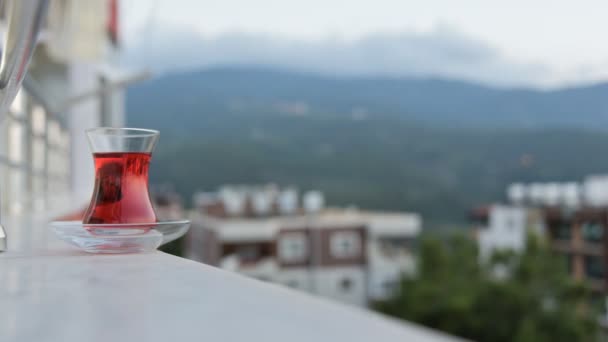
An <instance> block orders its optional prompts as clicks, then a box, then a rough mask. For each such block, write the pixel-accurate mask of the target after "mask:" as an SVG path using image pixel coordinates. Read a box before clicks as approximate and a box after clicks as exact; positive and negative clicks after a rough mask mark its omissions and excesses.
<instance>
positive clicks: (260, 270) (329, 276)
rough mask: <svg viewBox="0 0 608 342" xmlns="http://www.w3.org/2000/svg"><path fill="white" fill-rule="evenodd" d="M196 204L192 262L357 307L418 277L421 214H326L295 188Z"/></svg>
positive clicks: (215, 196)
mask: <svg viewBox="0 0 608 342" xmlns="http://www.w3.org/2000/svg"><path fill="white" fill-rule="evenodd" d="M300 202H301V205H300ZM195 205H196V206H197V210H196V212H195V213H194V215H193V217H192V221H193V224H192V227H191V230H190V233H189V235H188V238H187V246H186V257H188V258H190V259H193V260H197V261H201V262H205V263H208V264H211V265H217V266H219V267H222V268H224V269H228V270H232V271H235V272H239V273H242V274H245V275H248V276H250V277H254V278H257V279H260V280H264V281H270V282H274V283H279V284H283V285H285V286H288V287H291V288H295V289H299V290H302V291H306V292H309V293H314V294H317V295H320V296H323V297H327V298H331V299H335V300H337V301H341V302H344V303H348V304H352V305H358V306H366V305H368V304H369V303H370V302H373V301H375V300H380V299H384V298H386V297H387V296H389V295H390V294H391V293H392V291H394V289H395V287H396V286H397V285H398V281H399V279H400V277H401V276H403V275H408V274H409V275H411V274H412V273H413V272H414V271H415V258H414V255H413V248H414V245H415V239H416V237H417V236H418V234H419V233H420V230H421V219H420V217H419V216H418V215H416V214H410V213H384V212H369V211H360V210H356V209H335V208H334V209H331V208H325V206H324V197H323V194H322V193H320V192H318V191H309V192H307V193H305V194H304V195H303V196H302V197H301V201H300V196H299V194H298V192H297V190H295V189H294V188H286V189H279V188H278V187H276V186H272V185H270V186H261V187H234V186H229V187H223V188H221V189H220V190H219V191H218V192H216V193H199V194H197V195H195Z"/></svg>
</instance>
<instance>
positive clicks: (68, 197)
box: [0, 0, 124, 215]
mask: <svg viewBox="0 0 608 342" xmlns="http://www.w3.org/2000/svg"><path fill="white" fill-rule="evenodd" d="M114 16H116V13H113V12H112V11H111V9H110V6H109V1H105V0H90V1H75V0H53V1H51V2H50V7H49V11H48V16H47V18H46V21H45V25H44V27H43V29H42V31H41V33H40V39H39V44H38V46H37V48H36V50H35V53H34V55H33V58H32V62H31V65H30V69H29V71H28V76H27V77H26V79H25V81H24V83H23V89H22V90H21V91H20V92H19V94H18V95H17V97H16V99H15V101H14V102H13V104H12V107H11V109H10V113H9V114H8V115H6V116H3V118H2V119H0V189H2V191H1V192H0V193H1V196H2V198H1V200H2V201H1V202H2V207H1V209H2V210H3V211H4V212H5V213H7V214H13V215H19V214H21V213H24V212H28V213H31V212H32V211H45V212H47V211H48V210H49V209H52V207H60V206H61V207H63V209H65V208H71V209H72V210H73V209H74V208H78V207H80V206H82V205H85V204H86V203H87V202H88V201H89V196H90V193H91V189H92V187H93V179H94V177H93V162H92V157H91V152H90V151H89V150H88V145H87V143H86V139H85V135H84V130H85V129H86V128H90V127H95V126H100V125H109V126H113V125H115V126H120V125H123V124H124V101H123V97H124V96H123V91H122V89H121V88H120V87H119V86H117V85H116V84H115V83H117V82H118V83H121V82H123V79H122V78H119V77H118V76H119V75H120V73H119V72H118V70H116V69H115V68H113V67H112V66H111V65H109V64H108V63H107V61H108V59H109V57H110V56H111V54H113V53H115V50H116V47H115V46H114V45H113V44H112V38H113V37H112V33H110V34H109V32H112V28H110V27H108V23H109V22H113V23H116V19H117V18H116V17H114ZM110 19H112V20H110ZM114 28H115V27H114ZM113 33H116V32H113Z"/></svg>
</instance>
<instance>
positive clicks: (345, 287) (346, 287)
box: [340, 278, 353, 292]
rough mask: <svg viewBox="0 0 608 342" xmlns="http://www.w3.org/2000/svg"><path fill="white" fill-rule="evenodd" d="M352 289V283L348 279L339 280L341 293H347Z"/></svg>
mask: <svg viewBox="0 0 608 342" xmlns="http://www.w3.org/2000/svg"><path fill="white" fill-rule="evenodd" d="M352 287H353V281H352V280H351V279H350V278H342V280H340V289H341V290H342V292H349V291H350V290H351V289H352Z"/></svg>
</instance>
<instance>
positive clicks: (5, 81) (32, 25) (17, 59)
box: [0, 0, 49, 252]
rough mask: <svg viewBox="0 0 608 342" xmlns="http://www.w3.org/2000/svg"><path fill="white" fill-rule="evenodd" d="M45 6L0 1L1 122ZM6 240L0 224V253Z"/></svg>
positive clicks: (44, 0)
mask: <svg viewBox="0 0 608 342" xmlns="http://www.w3.org/2000/svg"><path fill="white" fill-rule="evenodd" d="M48 3H49V0H0V8H2V7H3V8H4V10H5V11H4V12H5V13H6V21H7V26H6V31H5V34H4V43H3V45H2V60H1V61H0V119H2V118H3V116H4V115H5V114H6V111H7V110H8V107H9V106H10V104H11V102H13V100H14V99H15V96H16V95H17V92H18V91H19V87H20V86H21V82H22V81H23V77H24V76H25V72H26V71H27V66H28V65H29V62H30V59H31V57H32V53H33V51H34V48H35V46H36V40H37V39H38V32H40V27H41V26H42V22H43V20H44V17H45V14H46V11H47V9H48ZM0 210H1V204H0ZM0 220H1V216H0ZM6 239H7V237H6V231H5V229H4V227H3V226H2V224H0V252H2V251H5V250H6V247H7V241H6Z"/></svg>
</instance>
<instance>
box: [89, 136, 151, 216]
mask: <svg viewBox="0 0 608 342" xmlns="http://www.w3.org/2000/svg"><path fill="white" fill-rule="evenodd" d="M87 135H88V138H89V143H90V145H91V149H92V150H93V158H94V161H95V186H94V189H93V196H92V198H91V204H90V205H89V208H88V209H87V211H86V213H85V215H84V219H83V223H85V224H123V223H154V222H156V214H155V213H154V208H153V206H152V201H151V200H150V194H149V191H148V168H149V166H150V158H151V156H152V150H153V148H154V145H155V143H156V140H157V138H158V132H156V131H149V130H140V129H127V128H96V129H93V130H89V131H87Z"/></svg>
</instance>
